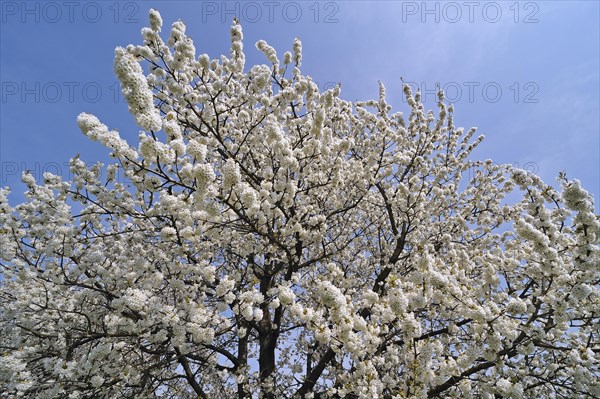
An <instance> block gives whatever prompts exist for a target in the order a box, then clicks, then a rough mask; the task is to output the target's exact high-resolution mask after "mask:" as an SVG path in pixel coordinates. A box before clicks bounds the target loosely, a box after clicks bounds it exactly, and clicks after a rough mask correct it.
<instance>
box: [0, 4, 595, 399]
mask: <svg viewBox="0 0 600 399" xmlns="http://www.w3.org/2000/svg"><path fill="white" fill-rule="evenodd" d="M161 29H162V19H161V17H160V14H159V13H158V12H157V11H155V10H151V11H150V27H148V28H144V29H143V30H142V35H143V44H142V45H139V46H135V45H129V46H127V47H126V48H121V47H119V48H117V49H116V51H115V61H114V69H115V73H116V75H117V77H118V78H119V80H120V82H121V87H122V91H123V94H124V97H125V99H126V101H127V104H128V107H129V111H130V112H131V114H132V115H133V117H134V118H135V121H136V123H137V124H138V125H139V127H140V128H141V129H142V131H141V132H140V133H139V143H138V144H137V145H131V144H129V143H128V142H127V141H126V140H124V139H123V138H121V137H120V135H119V133H118V132H117V131H116V130H109V128H108V127H107V126H105V125H104V124H102V123H101V122H100V120H99V119H98V118H96V117H95V116H93V115H90V114H86V113H83V114H81V115H80V116H79V117H78V120H77V123H78V125H79V127H80V129H81V130H82V132H83V133H84V134H85V135H87V136H88V137H89V138H90V139H92V140H95V141H98V142H100V143H101V144H102V145H104V146H105V147H107V149H108V150H110V152H111V155H112V156H113V157H114V158H115V162H114V163H112V164H110V165H106V166H105V165H102V164H100V163H98V164H95V165H93V166H89V165H86V163H85V162H84V161H83V160H81V159H79V157H74V158H72V159H71V161H70V168H71V173H72V175H73V179H72V181H64V180H63V179H62V178H61V177H59V176H56V175H52V174H49V173H47V174H45V175H44V177H43V182H36V180H35V179H34V177H33V176H32V175H31V174H27V173H25V174H23V182H24V183H26V185H27V187H28V191H27V193H26V195H27V200H26V201H25V202H24V203H23V204H20V205H17V206H15V207H12V206H11V205H10V204H9V202H8V199H7V197H8V194H9V190H8V189H2V190H1V191H0V229H1V232H2V234H1V235H0V246H1V248H2V253H1V256H0V272H1V278H0V305H1V307H0V352H1V353H2V359H1V361H0V397H2V398H15V397H24V398H40V399H44V398H73V399H75V398H178V399H185V398H239V399H243V398H259V397H260V398H340V399H341V398H349V399H350V398H364V399H374V398H381V399H383V398H386V399H399V398H452V397H455V398H470V397H476V398H554V397H556V398H559V397H568V398H592V397H599V396H600V383H599V377H600V366H599V364H600V355H599V352H600V340H599V334H600V331H599V330H600V327H599V326H600V289H599V282H600V270H599V264H600V249H599V245H598V244H600V222H599V217H598V216H597V215H595V214H594V205H593V198H592V197H591V195H590V194H589V193H588V192H587V191H585V190H584V189H583V188H582V187H581V186H580V184H579V182H578V181H577V180H569V179H567V178H566V177H565V176H564V175H561V176H560V177H559V183H560V188H554V187H552V186H551V185H548V184H546V183H544V182H543V181H541V180H540V178H539V177H537V176H535V175H534V174H532V173H529V172H527V171H524V170H520V169H516V168H513V167H511V166H510V165H498V164H496V163H494V162H492V161H490V160H485V161H477V160H473V159H472V155H471V154H472V151H473V150H474V149H475V147H476V146H477V145H478V144H479V143H480V142H481V140H482V136H480V137H476V129H474V128H473V129H469V130H465V129H463V128H459V127H456V126H455V125H454V121H453V115H454V109H453V106H452V105H448V104H446V102H445V101H444V95H443V93H442V92H440V93H439V95H438V97H439V102H438V104H437V106H438V108H437V110H436V111H435V112H434V111H426V110H425V109H424V106H423V104H422V102H421V98H420V94H419V93H418V92H417V93H413V92H411V89H410V87H409V86H408V85H405V86H404V95H405V97H406V100H407V104H408V111H409V112H408V113H407V114H406V115H405V114H403V113H402V112H395V113H392V107H391V105H390V104H388V102H387V101H386V92H385V88H384V86H383V84H380V86H379V98H378V99H376V100H371V101H357V102H349V101H345V100H343V99H342V98H341V97H340V86H338V87H336V88H332V89H330V90H326V91H324V92H321V91H320V90H319V88H318V87H317V85H316V84H315V83H314V82H313V81H312V79H311V78H310V77H308V76H305V75H303V74H302V73H301V70H300V67H301V63H302V46H301V43H300V41H299V40H298V39H296V40H295V41H294V42H293V46H292V51H289V52H286V53H285V54H283V58H282V59H280V57H278V55H277V52H276V50H275V49H273V48H272V47H271V46H269V45H268V44H267V43H266V42H264V41H262V40H261V41H259V42H258V43H256V47H257V48H258V50H260V51H261V52H263V53H264V55H265V56H266V58H267V64H265V65H255V66H252V67H250V68H248V67H247V66H246V65H245V56H244V51H243V44H242V29H241V26H240V24H239V23H238V22H237V21H235V20H234V23H233V25H232V27H231V53H230V56H229V57H226V56H222V57H221V58H220V59H211V58H210V57H209V56H208V55H206V54H202V55H200V56H196V49H195V47H194V44H193V42H192V40H191V39H190V38H189V37H188V36H186V33H185V25H184V24H183V23H182V22H180V21H179V22H175V23H174V24H173V25H172V27H171V31H170V33H169V37H168V39H167V41H166V42H165V41H163V39H162V38H161ZM142 65H144V68H145V69H144V68H143V67H142Z"/></svg>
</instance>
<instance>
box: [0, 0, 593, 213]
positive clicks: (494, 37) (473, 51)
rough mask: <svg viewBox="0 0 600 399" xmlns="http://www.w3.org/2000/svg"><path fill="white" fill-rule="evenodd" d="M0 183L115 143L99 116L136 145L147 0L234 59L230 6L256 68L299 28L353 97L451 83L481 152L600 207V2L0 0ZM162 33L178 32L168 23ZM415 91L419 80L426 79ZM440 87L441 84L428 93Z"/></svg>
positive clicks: (101, 154)
mask: <svg viewBox="0 0 600 399" xmlns="http://www.w3.org/2000/svg"><path fill="white" fill-rule="evenodd" d="M0 5H1V16H0V18H1V20H0V29H1V32H0V36H1V38H0V49H1V54H0V67H1V71H0V72H1V76H0V81H1V84H2V91H1V98H0V101H1V102H0V106H1V114H0V163H1V166H2V171H1V172H2V173H1V181H0V185H1V186H11V187H13V188H14V190H13V194H12V196H11V198H12V201H11V202H13V203H17V202H20V201H21V199H22V195H21V194H22V192H23V190H24V187H23V185H22V184H21V183H20V173H21V171H22V170H25V169H29V170H31V171H32V172H33V173H34V174H36V175H37V176H40V175H41V172H43V171H45V170H47V171H52V172H55V173H56V172H58V173H60V174H62V175H63V176H65V177H68V168H66V166H65V165H66V163H67V161H68V159H69V158H70V157H72V156H73V155H75V154H77V153H80V154H81V158H82V159H83V160H85V161H86V162H91V161H95V160H99V159H102V160H106V159H107V157H106V154H107V151H106V150H105V149H103V148H102V147H101V146H100V145H99V144H98V143H94V142H91V141H89V140H88V139H87V138H85V137H84V136H83V135H82V134H81V133H80V131H79V130H78V128H77V125H76V122H75V119H76V116H77V115H78V114H79V113H80V112H82V111H85V112H90V113H93V114H95V115H96V116H98V117H99V118H100V120H102V121H103V122H104V123H106V124H107V125H108V126H109V127H110V128H118V129H119V130H120V132H121V134H122V136H124V137H125V138H127V139H128V140H130V141H132V142H135V141H136V139H137V135H138V130H139V129H138V128H137V127H136V126H135V125H134V124H133V122H132V117H131V116H130V115H129V114H128V111H127V106H126V105H125V104H124V102H123V100H122V96H120V91H119V88H118V85H117V80H116V78H115V77H114V75H113V71H112V70H113V67H112V65H113V51H114V48H115V47H116V46H118V45H121V46H125V45H127V44H129V43H133V44H140V43H141V36H140V33H139V32H140V29H141V28H142V27H144V26H146V25H147V14H148V10H149V9H150V8H156V9H158V10H159V11H160V12H161V14H162V16H163V20H164V23H165V27H164V28H163V31H165V30H166V31H167V32H168V29H169V27H170V25H171V23H172V22H174V21H176V20H177V19H182V20H183V21H184V22H185V23H186V25H187V27H188V34H189V35H190V36H191V37H192V38H193V39H194V42H195V45H196V49H197V51H198V53H199V54H200V53H208V54H209V55H210V56H211V57H216V56H219V55H220V54H228V53H229V40H230V39H229V27H230V24H231V19H232V18H233V15H237V16H238V18H239V19H240V20H241V22H242V26H243V29H244V35H245V48H246V50H247V63H246V65H247V66H251V65H253V64H255V63H263V62H265V60H264V57H263V56H262V54H260V53H259V52H258V51H257V50H256V49H255V48H254V43H255V42H256V41H257V40H259V39H265V40H266V41H267V42H269V43H270V44H271V45H273V46H274V47H275V48H276V49H277V52H278V54H279V55H282V54H283V53H284V52H285V51H286V50H290V49H291V45H292V41H293V39H294V37H296V36H298V37H300V38H301V40H302V43H303V49H304V65H303V71H304V73H306V74H309V75H311V76H313V78H314V80H315V81H317V82H319V83H320V85H321V87H322V88H327V87H328V86H330V85H332V84H334V83H335V82H341V83H342V97H343V98H345V99H349V100H356V99H367V98H373V97H376V96H377V81H378V80H381V81H383V82H384V84H385V85H386V86H387V89H388V96H389V97H390V101H391V102H392V104H393V105H394V109H396V110H397V109H400V110H406V109H407V105H406V104H405V101H404V100H403V98H402V95H401V93H402V91H401V82H400V77H403V79H404V81H406V82H413V83H414V84H418V85H420V86H421V87H422V88H423V89H424V90H425V91H426V94H425V99H426V100H427V101H426V103H427V105H428V106H429V107H430V108H433V107H434V106H435V103H434V95H433V91H434V89H435V85H436V82H437V83H439V84H440V85H441V86H442V87H445V88H446V90H447V92H448V93H447V94H448V97H449V98H450V99H451V100H453V102H454V103H455V108H456V122H457V124H458V125H459V126H465V127H471V126H477V127H479V131H480V132H482V133H485V134H486V137H487V138H486V140H485V141H484V142H483V144H482V145H481V146H480V148H479V150H477V151H476V152H475V153H474V155H473V156H474V157H475V158H479V159H486V158H491V159H492V160H494V161H496V162H499V163H500V162H501V163H511V164H515V165H519V166H521V167H525V168H527V169H529V170H532V171H535V172H536V173H538V174H539V175H541V176H542V177H543V179H544V180H545V181H547V182H549V183H554V182H555V176H556V175H557V174H558V172H559V171H562V170H565V171H566V172H567V176H568V177H570V178H578V179H580V180H581V181H582V182H583V185H584V187H586V188H587V189H588V190H589V191H591V192H592V193H593V194H594V196H595V197H596V209H597V210H598V209H600V206H599V204H598V202H600V176H599V175H600V173H599V169H600V159H599V157H600V120H599V118H600V115H599V114H600V111H599V109H600V101H599V97H600V94H599V93H600V79H599V70H600V65H599V61H600V54H599V51H600V50H599V49H600V43H599V38H600V32H599V24H600V23H599V20H600V8H599V2H598V1H535V2H526V1H521V2H516V1H506V2H504V1H497V2H463V1H457V2H422V1H415V2H412V1H385V2H384V1H381V2H376V1H323V2H316V1H306V2H305V1H296V2H293V1H292V2H280V1H230V2H222V1H203V2H200V1H168V2H167V1H138V2H133V1H119V2H116V1H89V2H88V1H75V2H64V1H6V0H2V1H0ZM165 28H166V29H165ZM414 87H416V86H414ZM427 93H430V94H427Z"/></svg>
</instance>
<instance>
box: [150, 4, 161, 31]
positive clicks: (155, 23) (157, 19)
mask: <svg viewBox="0 0 600 399" xmlns="http://www.w3.org/2000/svg"><path fill="white" fill-rule="evenodd" d="M149 17H150V27H151V28H152V30H153V31H155V32H160V29H161V28H162V24H163V21H162V18H161V16H160V13H159V12H158V11H156V10H155V9H153V8H151V9H150V13H149Z"/></svg>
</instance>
